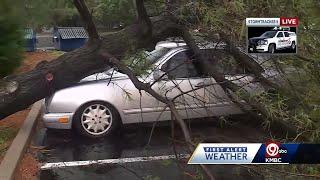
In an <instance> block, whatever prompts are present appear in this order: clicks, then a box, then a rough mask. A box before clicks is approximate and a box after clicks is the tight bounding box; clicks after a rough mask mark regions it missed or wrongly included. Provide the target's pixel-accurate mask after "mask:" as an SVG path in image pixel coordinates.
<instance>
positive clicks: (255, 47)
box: [249, 31, 297, 53]
mask: <svg viewBox="0 0 320 180" xmlns="http://www.w3.org/2000/svg"><path fill="white" fill-rule="evenodd" d="M296 43H297V36H296V34H295V32H290V31H266V32H265V33H263V34H262V35H261V36H259V37H253V38H250V39H249V52H269V53H275V52H276V50H280V49H291V50H295V49H296V45H297V44H296Z"/></svg>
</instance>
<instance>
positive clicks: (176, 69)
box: [161, 51, 201, 79]
mask: <svg viewBox="0 0 320 180" xmlns="http://www.w3.org/2000/svg"><path fill="white" fill-rule="evenodd" d="M194 63H195V61H194V56H193V54H192V53H191V51H182V52H179V53H177V54H175V55H174V56H173V57H171V58H170V59H169V60H168V61H167V62H166V63H165V64H163V65H162V67H161V70H162V71H164V72H166V73H167V74H168V77H169V78H170V79H174V78H190V77H200V76H201V74H200V73H198V71H197V69H196V67H195V64H194Z"/></svg>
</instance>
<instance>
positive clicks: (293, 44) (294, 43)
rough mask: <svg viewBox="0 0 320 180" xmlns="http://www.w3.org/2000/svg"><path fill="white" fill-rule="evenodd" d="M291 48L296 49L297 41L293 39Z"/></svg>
mask: <svg viewBox="0 0 320 180" xmlns="http://www.w3.org/2000/svg"><path fill="white" fill-rule="evenodd" d="M291 49H292V50H295V49H296V42H294V41H292V43H291Z"/></svg>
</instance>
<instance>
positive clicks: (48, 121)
mask: <svg viewBox="0 0 320 180" xmlns="http://www.w3.org/2000/svg"><path fill="white" fill-rule="evenodd" d="M72 117H73V113H45V114H44V115H43V118H42V119H43V122H44V124H45V126H46V127H47V128H52V129H71V127H72Z"/></svg>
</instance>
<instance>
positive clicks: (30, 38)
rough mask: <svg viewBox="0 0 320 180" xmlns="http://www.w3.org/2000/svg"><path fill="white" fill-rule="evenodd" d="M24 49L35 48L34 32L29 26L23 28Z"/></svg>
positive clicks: (32, 49)
mask: <svg viewBox="0 0 320 180" xmlns="http://www.w3.org/2000/svg"><path fill="white" fill-rule="evenodd" d="M24 39H25V50H26V51H28V52H33V51H35V50H36V48H37V37H36V32H35V31H34V30H33V29H31V28H26V29H24Z"/></svg>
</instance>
